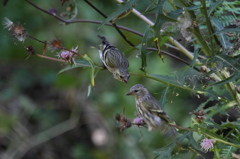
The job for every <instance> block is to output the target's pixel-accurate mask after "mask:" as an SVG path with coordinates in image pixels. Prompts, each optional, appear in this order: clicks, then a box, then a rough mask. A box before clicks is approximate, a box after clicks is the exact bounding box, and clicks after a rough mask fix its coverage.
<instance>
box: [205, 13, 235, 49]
mask: <svg viewBox="0 0 240 159" xmlns="http://www.w3.org/2000/svg"><path fill="white" fill-rule="evenodd" d="M210 20H211V22H212V25H213V26H214V27H215V28H216V30H217V32H218V31H220V30H223V29H224V27H223V26H222V24H221V23H220V22H219V21H218V19H217V18H215V17H210ZM217 35H219V36H220V42H221V44H222V46H223V47H224V48H225V49H229V48H230V47H231V46H232V44H231V43H230V42H229V41H228V40H227V37H226V35H225V34H223V33H219V34H217Z"/></svg>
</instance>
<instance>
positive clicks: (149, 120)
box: [127, 84, 176, 135]
mask: <svg viewBox="0 0 240 159" xmlns="http://www.w3.org/2000/svg"><path fill="white" fill-rule="evenodd" d="M127 95H133V96H134V98H135V101H136V108H137V112H138V114H139V116H140V117H142V118H143V119H144V121H145V123H146V124H147V125H148V131H151V130H152V129H153V128H155V129H157V130H159V131H160V132H161V133H163V134H166V135H170V134H175V131H176V130H175V128H173V127H172V126H171V125H175V122H174V121H171V120H170V118H169V116H168V115H167V114H166V113H165V112H164V111H163V109H162V108H161V106H160V105H159V103H158V101H157V100H156V99H155V98H154V97H153V96H152V95H151V94H150V93H149V92H148V90H147V88H145V87H144V86H143V85H141V84H136V85H134V86H133V87H132V88H130V91H129V92H128V94H127Z"/></svg>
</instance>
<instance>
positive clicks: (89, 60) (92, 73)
mask: <svg viewBox="0 0 240 159" xmlns="http://www.w3.org/2000/svg"><path fill="white" fill-rule="evenodd" d="M83 58H84V59H86V60H87V61H88V62H89V63H90V64H91V66H92V71H91V85H92V86H93V87H94V85H95V84H94V72H95V67H94V63H93V61H92V59H90V58H89V57H88V55H86V54H85V55H84V56H83Z"/></svg>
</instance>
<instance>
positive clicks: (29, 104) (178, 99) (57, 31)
mask: <svg viewBox="0 0 240 159" xmlns="http://www.w3.org/2000/svg"><path fill="white" fill-rule="evenodd" d="M91 2H92V3H93V4H94V5H95V6H97V7H98V8H99V9H100V10H102V11H103V12H104V13H105V14H106V15H109V14H110V13H111V12H113V11H114V9H116V8H117V7H118V5H117V4H116V3H115V2H114V1H110V0H104V1H91ZM34 3H35V2H34ZM147 3H149V2H148V1H145V2H142V3H141V4H138V5H137V6H136V9H138V10H139V11H144V9H145V6H146V4H147ZM36 4H37V5H39V6H40V7H42V8H44V9H46V10H49V9H50V8H55V9H57V14H60V13H61V12H63V11H65V9H66V4H65V5H64V6H61V4H60V1H51V2H49V1H41V2H40V1H38V2H36ZM77 8H78V15H77V19H91V20H99V21H103V20H104V18H103V17H102V16H100V15H99V14H98V13H97V12H96V11H94V10H93V9H92V8H91V7H90V6H88V5H87V4H86V3H85V2H84V1H78V2H77ZM0 13H1V14H0V19H2V20H3V18H4V17H7V18H9V19H10V20H12V21H13V22H17V23H20V24H21V25H22V26H24V27H25V28H26V31H27V33H28V34H29V35H31V36H33V37H35V38H37V39H39V40H42V41H48V42H50V41H51V40H53V39H56V38H58V39H61V41H62V42H63V46H64V47H65V48H68V49H71V48H73V47H76V46H78V51H79V53H80V54H82V55H84V54H87V55H88V56H89V57H90V58H92V59H93V61H94V62H96V63H99V64H101V60H100V59H99V55H98V52H97V50H96V49H93V48H91V46H95V45H99V44H100V43H101V42H100V39H99V38H97V35H102V36H105V37H106V38H107V40H108V41H110V42H111V43H112V44H113V45H115V46H117V47H118V48H119V50H121V51H122V52H124V51H126V50H128V49H129V48H130V46H129V44H127V43H126V42H125V41H124V40H123V39H122V37H121V36H120V35H119V34H118V33H117V31H116V30H115V29H114V28H113V27H109V26H103V27H101V28H100V29H99V26H100V25H97V24H90V23H75V24H69V25H63V24H61V23H60V22H59V21H58V20H56V19H54V17H51V16H49V15H47V14H45V13H43V12H41V11H39V10H37V9H35V8H33V7H32V6H31V5H29V4H28V3H27V2H25V1H12V0H10V1H9V2H8V4H7V6H5V7H3V6H2V5H1V6H0ZM149 18H150V19H152V20H153V19H154V15H151V14H150V15H149ZM116 23H117V24H119V25H123V26H126V27H129V28H131V29H134V30H136V31H139V32H141V33H144V31H145V29H146V27H147V24H146V23H144V22H143V21H142V20H140V19H139V18H137V17H136V16H135V15H133V14H130V15H129V16H128V17H126V18H123V19H120V20H118V21H117V22H116ZM123 33H124V34H125V35H126V37H127V38H128V39H129V40H131V41H132V42H133V43H134V44H136V45H138V44H140V43H141V37H139V36H137V35H134V34H132V33H129V32H126V31H123ZM0 35H1V39H0V46H1V56H0V60H1V62H0V66H1V69H0V91H1V93H0V109H1V111H0V154H1V156H2V157H6V156H8V157H9V158H23V159H33V158H34V159H40V158H44V159H66V158H68V159H82V158H83V159H90V158H96V159H106V158H109V159H110V158H111V159H122V158H125V159H126V158H129V159H134V158H135V159H145V158H154V157H155V156H156V155H155V154H153V151H154V150H157V149H159V148H161V147H163V146H165V145H166V144H169V143H170V142H171V140H170V139H166V138H164V137H163V136H162V135H161V134H160V133H159V132H157V131H152V132H148V131H147V129H146V128H138V127H136V126H133V127H131V128H129V129H127V130H125V131H123V132H120V131H119V129H118V128H117V127H118V124H117V122H116V120H115V115H116V114H117V113H120V114H123V110H125V111H124V114H125V115H126V116H127V117H128V118H131V119H133V118H135V117H136V110H135V101H134V98H133V97H132V96H130V97H129V96H126V93H127V92H128V90H129V89H130V87H131V86H133V85H135V84H138V83H141V84H143V85H145V86H146V87H147V88H148V89H149V91H150V92H151V93H152V94H153V96H155V97H156V99H160V98H161V95H162V91H163V90H164V89H165V88H166V87H167V86H166V85H164V84H162V83H159V82H157V81H154V80H151V79H146V78H143V77H138V76H133V75H132V76H131V77H130V80H129V83H128V84H127V85H126V84H124V83H122V82H119V81H117V80H115V79H113V76H112V74H111V73H110V72H109V71H107V70H104V71H100V72H99V73H98V75H97V77H96V79H95V82H96V84H95V87H94V88H92V92H91V94H90V96H89V97H87V93H88V86H89V83H90V71H91V69H90V68H76V69H73V70H70V71H67V72H64V73H61V74H58V72H59V71H60V70H61V69H63V68H64V67H66V64H64V63H60V62H55V61H51V60H47V59H43V58H39V57H35V56H30V57H28V56H29V55H28V54H27V52H26V51H25V49H24V47H23V45H22V43H21V42H18V41H17V40H15V39H14V38H13V37H12V36H11V34H10V33H9V32H8V30H7V29H4V28H3V26H2V29H0ZM24 45H25V46H28V45H31V46H33V47H34V49H35V51H36V53H39V54H41V53H42V50H43V44H41V43H38V42H37V41H34V40H31V39H26V41H25V42H24ZM57 53H58V52H57V51H54V50H51V49H47V53H46V55H47V56H51V57H55V58H56V57H57V56H56V55H57ZM138 54H139V52H137V51H134V52H130V53H126V56H127V57H128V60H129V63H130V67H129V71H130V72H133V73H140V74H141V73H142V72H141V71H140V70H139V68H140V67H141V58H138ZM176 55H179V54H178V53H176ZM183 58H184V57H183ZM147 62H148V66H147V72H148V73H150V74H163V75H171V76H174V77H176V80H178V79H177V78H179V80H180V79H181V78H186V79H187V77H186V76H185V74H182V75H181V74H180V76H179V75H178V76H177V72H178V71H179V69H181V68H183V67H185V65H183V64H181V63H179V62H178V61H175V60H173V59H172V58H169V57H167V56H165V62H164V63H163V62H162V60H161V59H160V58H159V56H158V55H157V53H154V52H152V53H151V52H149V54H148V55H147ZM188 73H189V74H191V73H196V72H194V71H192V72H191V71H190V72H188ZM188 80H189V81H190V83H191V84H192V85H194V84H195V82H196V80H194V78H192V77H191V78H189V79H188ZM201 100H202V98H201V99H198V98H197V97H196V96H194V95H192V94H191V93H190V92H183V91H181V90H178V89H175V88H170V89H169V92H168V95H167V103H166V105H165V106H164V110H165V111H166V112H167V113H168V114H169V116H170V117H171V118H172V119H173V120H175V121H176V122H177V124H178V125H181V126H187V125H188V124H189V122H190V121H191V120H190V118H191V115H189V112H192V111H193V110H194V108H195V107H196V106H197V105H198V104H199V102H200V101H201ZM66 121H67V122H66ZM76 121H77V122H76ZM59 124H60V125H59ZM186 146H187V145H186ZM175 151H176V150H175ZM181 155H183V157H184V158H187V155H188V154H187V152H184V151H183V152H182V153H181ZM175 158H182V157H181V156H180V155H176V157H175Z"/></svg>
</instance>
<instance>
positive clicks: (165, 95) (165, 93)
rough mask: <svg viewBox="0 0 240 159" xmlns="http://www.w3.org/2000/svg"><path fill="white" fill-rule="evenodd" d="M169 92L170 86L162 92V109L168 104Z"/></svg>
mask: <svg viewBox="0 0 240 159" xmlns="http://www.w3.org/2000/svg"><path fill="white" fill-rule="evenodd" d="M168 90H169V86H167V87H166V88H165V89H164V90H163V92H162V96H161V99H160V105H161V106H162V108H163V107H164V105H165V104H166V102H167V94H168Z"/></svg>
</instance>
